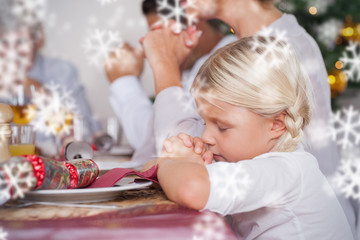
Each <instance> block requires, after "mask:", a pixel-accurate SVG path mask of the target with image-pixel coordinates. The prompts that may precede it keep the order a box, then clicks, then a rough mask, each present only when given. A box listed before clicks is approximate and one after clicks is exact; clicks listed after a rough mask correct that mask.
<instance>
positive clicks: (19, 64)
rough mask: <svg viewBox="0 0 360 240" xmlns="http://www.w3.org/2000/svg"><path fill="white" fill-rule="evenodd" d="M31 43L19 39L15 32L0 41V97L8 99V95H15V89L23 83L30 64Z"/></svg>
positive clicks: (28, 40)
mask: <svg viewBox="0 0 360 240" xmlns="http://www.w3.org/2000/svg"><path fill="white" fill-rule="evenodd" d="M32 45H33V43H32V41H31V40H30V39H25V38H21V37H19V35H18V34H17V33H15V32H9V33H7V34H5V35H3V36H2V37H1V41H0V56H2V57H1V58H0V79H1V83H0V97H2V98H5V99H6V98H8V95H9V93H10V94H11V93H15V91H16V87H17V86H18V85H20V84H22V83H23V81H24V79H25V76H26V69H27V68H28V66H29V65H30V64H31V60H30V58H29V57H28V56H30V55H31V54H30V52H31V49H32Z"/></svg>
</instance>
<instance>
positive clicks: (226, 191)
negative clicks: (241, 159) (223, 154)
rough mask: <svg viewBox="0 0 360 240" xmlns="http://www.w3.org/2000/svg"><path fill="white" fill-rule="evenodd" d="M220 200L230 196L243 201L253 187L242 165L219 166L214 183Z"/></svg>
mask: <svg viewBox="0 0 360 240" xmlns="http://www.w3.org/2000/svg"><path fill="white" fill-rule="evenodd" d="M211 184H213V185H214V189H216V194H217V195H218V196H219V197H220V198H227V197H229V196H231V197H235V198H236V199H237V201H241V200H242V199H243V198H244V197H245V195H246V193H247V191H248V190H249V187H250V185H251V180H250V176H249V175H248V173H246V172H245V170H244V169H243V168H242V166H240V165H236V166H235V165H234V164H230V163H229V164H218V166H217V171H216V174H215V175H214V176H213V179H212V183H211Z"/></svg>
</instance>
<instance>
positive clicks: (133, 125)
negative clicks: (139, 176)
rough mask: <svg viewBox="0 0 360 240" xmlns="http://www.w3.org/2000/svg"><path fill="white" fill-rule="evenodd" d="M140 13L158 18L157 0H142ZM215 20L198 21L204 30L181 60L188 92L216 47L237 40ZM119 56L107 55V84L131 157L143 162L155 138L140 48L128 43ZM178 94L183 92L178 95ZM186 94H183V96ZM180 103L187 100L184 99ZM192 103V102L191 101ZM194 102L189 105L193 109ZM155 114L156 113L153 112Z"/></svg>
mask: <svg viewBox="0 0 360 240" xmlns="http://www.w3.org/2000/svg"><path fill="white" fill-rule="evenodd" d="M142 6H143V13H144V15H145V16H146V18H147V21H148V24H149V26H151V25H152V24H154V23H155V22H156V21H159V17H158V16H157V3H156V0H145V1H143V5H142ZM216 24H219V22H217V21H210V22H208V21H201V22H200V23H199V25H198V28H199V29H201V30H202V31H203V34H202V36H201V39H200V42H199V44H198V46H197V47H196V48H195V49H193V51H192V54H191V55H190V56H189V57H188V58H187V59H186V61H185V62H184V63H183V64H182V69H183V71H182V79H181V84H182V90H183V91H184V93H188V92H189V89H190V87H191V84H192V82H193V80H194V78H195V76H196V74H197V72H198V70H199V68H200V66H201V65H202V64H203V62H204V61H205V60H206V59H207V58H208V57H209V56H210V55H211V54H212V53H213V52H214V51H215V50H216V49H218V48H221V47H223V46H225V45H226V44H228V43H230V42H233V41H235V40H236V37H235V36H234V35H228V36H225V37H224V35H223V33H222V32H221V31H220V27H221V25H216ZM120 54H121V58H119V59H116V60H115V61H114V62H112V59H111V58H110V59H109V60H108V63H109V64H107V65H105V69H106V72H107V76H108V79H109V81H110V83H111V85H110V93H111V95H110V103H111V105H112V108H113V110H114V112H115V113H116V115H117V117H118V119H119V120H120V122H121V124H122V126H123V129H124V133H125V135H126V137H127V140H128V141H129V143H130V145H131V146H132V148H134V150H135V154H134V156H133V160H135V161H139V162H142V163H144V162H146V161H147V160H149V159H150V158H151V157H155V156H156V155H157V154H156V151H155V142H156V141H155V139H154V132H155V131H157V130H156V129H154V128H153V116H154V110H153V109H154V108H153V106H152V103H151V101H150V99H149V98H148V96H147V94H146V92H145V91H144V90H143V89H142V87H141V84H140V81H139V76H140V74H141V72H142V67H143V54H142V52H141V50H139V49H134V48H132V47H131V46H129V45H128V44H125V46H124V47H123V48H122V49H121V51H120ZM179 97H180V98H181V97H182V95H179ZM184 97H185V96H184ZM183 104H187V100H185V99H184V102H183ZM190 104H192V103H190ZM192 108H193V106H191V107H190V109H192ZM155 115H156V114H155Z"/></svg>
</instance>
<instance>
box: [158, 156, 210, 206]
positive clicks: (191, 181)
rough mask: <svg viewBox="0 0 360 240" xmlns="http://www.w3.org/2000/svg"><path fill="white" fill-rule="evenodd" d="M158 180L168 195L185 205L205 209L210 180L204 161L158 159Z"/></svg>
mask: <svg viewBox="0 0 360 240" xmlns="http://www.w3.org/2000/svg"><path fill="white" fill-rule="evenodd" d="M156 163H157V164H159V169H158V173H157V174H158V175H157V176H158V180H159V182H160V185H161V187H162V189H163V190H164V192H165V194H166V196H167V197H168V198H169V199H170V200H172V201H174V202H177V203H179V204H181V205H183V206H186V207H189V208H193V209H197V210H200V209H203V208H204V207H205V205H206V203H207V200H208V198H209V194H210V181H209V175H208V172H207V170H206V167H205V166H204V164H203V163H196V162H188V161H182V160H179V159H165V158H164V159H158V160H157V161H156Z"/></svg>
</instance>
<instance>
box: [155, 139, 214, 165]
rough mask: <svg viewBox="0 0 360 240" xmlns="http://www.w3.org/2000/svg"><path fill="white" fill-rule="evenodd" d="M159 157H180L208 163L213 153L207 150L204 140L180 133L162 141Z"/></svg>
mask: <svg viewBox="0 0 360 240" xmlns="http://www.w3.org/2000/svg"><path fill="white" fill-rule="evenodd" d="M161 157H173V158H182V159H184V160H186V161H192V162H197V163H203V164H210V163H211V162H212V159H213V154H212V152H210V151H207V149H206V146H205V144H204V142H203V141H202V140H201V139H200V138H199V137H195V138H193V137H191V136H189V135H187V134H185V133H180V134H179V135H178V136H176V137H175V136H173V137H170V138H168V139H166V140H165V141H164V145H163V149H162V151H161Z"/></svg>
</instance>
